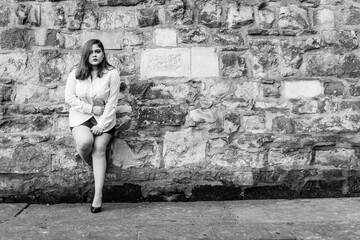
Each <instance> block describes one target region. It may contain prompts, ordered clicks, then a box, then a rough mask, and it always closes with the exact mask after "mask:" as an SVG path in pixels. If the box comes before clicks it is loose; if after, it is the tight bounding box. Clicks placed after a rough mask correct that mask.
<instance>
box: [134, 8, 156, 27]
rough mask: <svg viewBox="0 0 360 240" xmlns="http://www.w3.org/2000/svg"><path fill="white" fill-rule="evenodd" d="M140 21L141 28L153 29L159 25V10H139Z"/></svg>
mask: <svg viewBox="0 0 360 240" xmlns="http://www.w3.org/2000/svg"><path fill="white" fill-rule="evenodd" d="M138 21H139V26H140V27H151V26H156V25H158V24H159V17H158V10H157V9H151V8H145V9H140V10H139V15H138Z"/></svg>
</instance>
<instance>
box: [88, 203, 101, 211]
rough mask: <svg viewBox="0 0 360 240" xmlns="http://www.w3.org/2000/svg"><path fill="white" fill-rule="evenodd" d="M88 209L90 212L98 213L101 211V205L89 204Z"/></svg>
mask: <svg viewBox="0 0 360 240" xmlns="http://www.w3.org/2000/svg"><path fill="white" fill-rule="evenodd" d="M90 211H91V212H92V213H99V212H101V206H100V207H93V206H92V205H91V208H90Z"/></svg>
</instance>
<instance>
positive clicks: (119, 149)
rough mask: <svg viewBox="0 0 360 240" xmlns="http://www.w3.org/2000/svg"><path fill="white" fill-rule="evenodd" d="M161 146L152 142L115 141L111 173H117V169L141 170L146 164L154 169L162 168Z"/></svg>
mask: <svg viewBox="0 0 360 240" xmlns="http://www.w3.org/2000/svg"><path fill="white" fill-rule="evenodd" d="M158 150H159V146H157V145H156V144H155V143H154V142H151V141H143V142H140V141H129V143H127V142H125V141H124V140H121V139H115V140H114V142H113V143H112V155H111V165H110V169H109V170H110V172H114V171H115V172H116V171H117V170H116V168H120V169H128V168H131V167H135V168H139V167H141V166H143V165H145V164H150V165H151V166H152V167H155V168H158V167H160V156H159V155H158V154H159V153H158Z"/></svg>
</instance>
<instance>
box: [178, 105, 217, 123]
mask: <svg viewBox="0 0 360 240" xmlns="http://www.w3.org/2000/svg"><path fill="white" fill-rule="evenodd" d="M218 118H219V116H218V112H217V110H216V109H194V110H190V111H189V113H188V115H187V116H186V123H185V126H191V127H194V126H198V125H202V124H213V123H215V122H216V121H217V120H218Z"/></svg>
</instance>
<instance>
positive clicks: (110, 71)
mask: <svg viewBox="0 0 360 240" xmlns="http://www.w3.org/2000/svg"><path fill="white" fill-rule="evenodd" d="M106 72H107V74H109V76H114V75H117V76H120V72H119V70H118V69H116V68H115V67H109V68H108V69H107V70H106Z"/></svg>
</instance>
